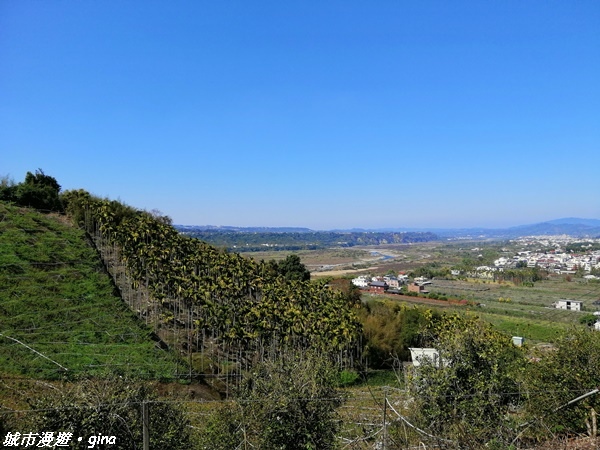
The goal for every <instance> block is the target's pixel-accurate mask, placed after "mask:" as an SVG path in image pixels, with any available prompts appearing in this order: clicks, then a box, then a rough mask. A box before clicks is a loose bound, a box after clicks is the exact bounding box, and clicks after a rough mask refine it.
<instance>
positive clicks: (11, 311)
mask: <svg viewBox="0 0 600 450" xmlns="http://www.w3.org/2000/svg"><path fill="white" fill-rule="evenodd" d="M0 334H2V336H0V368H1V369H0V370H2V372H3V373H5V374H15V375H25V376H31V377H37V378H49V379H52V378H63V377H65V376H66V377H68V378H75V377H77V376H81V375H82V376H99V375H103V374H108V373H111V374H115V373H116V374H122V375H133V376H140V377H144V378H153V379H157V378H170V377H172V376H173V375H174V374H175V373H177V369H178V365H179V369H180V371H182V369H183V368H182V367H181V365H180V364H178V362H177V360H176V358H175V357H173V356H172V355H171V354H169V353H167V352H165V351H164V350H160V349H159V348H157V346H156V343H155V342H153V341H152V339H151V332H150V330H149V329H148V328H146V327H145V326H144V325H142V324H140V322H139V321H138V320H137V318H136V317H135V316H134V314H133V313H132V312H131V311H130V310H129V309H128V308H127V307H126V306H125V304H124V303H123V302H122V301H121V299H120V298H119V297H118V295H116V292H115V288H114V286H113V284H112V281H111V279H110V278H109V276H108V275H107V274H106V273H105V271H104V270H103V267H102V265H101V262H100V260H99V258H98V255H97V253H96V251H95V250H94V249H93V248H92V247H91V246H90V245H89V244H88V242H87V240H86V238H85V235H84V233H83V231H81V230H79V229H76V228H74V227H72V226H70V225H69V224H68V223H66V221H64V220H63V219H62V218H60V217H58V216H49V215H44V214H40V213H38V212H35V211H33V210H30V209H23V208H17V207H14V206H10V205H7V204H5V203H2V202H0Z"/></svg>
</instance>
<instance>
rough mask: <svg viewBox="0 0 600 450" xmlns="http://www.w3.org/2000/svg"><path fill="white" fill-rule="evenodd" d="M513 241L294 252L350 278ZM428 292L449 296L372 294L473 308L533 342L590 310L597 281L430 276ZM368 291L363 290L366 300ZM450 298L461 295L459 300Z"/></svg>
mask: <svg viewBox="0 0 600 450" xmlns="http://www.w3.org/2000/svg"><path fill="white" fill-rule="evenodd" d="M516 250H517V247H516V246H515V245H514V244H513V245H512V246H511V244H510V243H507V242H480V241H471V242H466V241H462V242H460V243H456V242H451V243H446V242H427V243H417V244H406V245H380V246H362V247H352V248H332V249H327V250H314V251H311V250H304V251H300V252H295V253H296V254H297V255H299V256H300V258H301V260H302V262H303V263H304V264H305V265H306V266H307V267H308V268H309V269H310V270H311V275H312V277H313V278H315V279H316V278H323V277H332V278H341V277H344V278H353V277H357V276H359V275H370V276H376V275H385V274H386V273H391V272H395V273H397V272H400V271H403V272H406V273H407V274H410V273H411V272H412V271H414V270H416V269H418V268H419V267H423V266H426V265H431V266H436V267H452V266H454V265H457V264H460V262H461V261H464V260H465V259H469V258H471V259H474V258H477V259H478V260H480V261H482V262H481V263H482V264H483V263H487V264H491V262H492V261H493V260H494V259H495V258H497V257H499V256H501V255H505V254H511V252H514V251H516ZM290 253H291V252H277V251H271V252H260V253H250V254H247V255H248V256H251V257H253V258H255V259H258V260H260V259H265V260H269V259H277V260H278V259H282V258H285V257H286V256H287V255H289V254H290ZM427 289H428V290H429V291H430V292H431V293H435V294H438V295H440V296H442V295H443V296H444V297H446V298H448V299H449V300H450V301H447V302H444V301H441V302H440V301H436V300H429V299H426V298H422V297H402V296H396V295H385V296H377V297H379V298H387V299H389V300H391V301H394V302H399V303H406V304H413V305H414V304H421V305H423V306H427V307H431V308H443V310H444V311H460V312H465V313H469V314H475V315H477V316H479V317H481V318H482V319H484V320H486V321H488V322H490V323H492V324H494V325H495V326H496V327H497V328H499V329H500V330H502V331H505V332H506V333H509V334H511V335H518V336H524V337H525V338H526V339H528V340H530V341H533V342H547V341H552V340H553V339H554V338H555V337H556V336H557V335H558V334H559V333H560V332H562V331H564V330H565V329H568V327H570V326H580V319H581V317H583V316H584V315H586V314H588V315H589V314H590V313H592V312H594V311H596V308H597V305H595V304H594V302H596V301H598V300H599V299H600V283H599V282H597V281H586V280H584V279H582V278H578V277H573V278H571V277H567V276H564V275H554V274H551V275H549V276H548V277H547V278H546V279H543V280H540V281H536V282H535V283H533V286H524V285H515V284H513V283H510V282H494V281H492V280H483V279H471V278H467V279H460V280H459V279H433V280H432V284H431V285H428V286H427ZM372 295H373V294H367V293H365V294H363V298H364V299H365V300H366V299H368V298H371V296H372ZM560 299H572V300H579V301H582V302H583V311H566V310H559V309H556V308H554V307H553V303H555V302H557V301H558V300H560ZM452 300H455V301H456V300H466V301H467V302H468V304H467V305H466V306H465V305H463V306H459V305H457V304H456V303H454V302H452Z"/></svg>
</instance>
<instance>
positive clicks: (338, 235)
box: [186, 230, 439, 252]
mask: <svg viewBox="0 0 600 450" xmlns="http://www.w3.org/2000/svg"><path fill="white" fill-rule="evenodd" d="M186 234H187V235H188V236H190V237H194V238H197V239H200V240H202V241H205V242H209V243H210V244H212V245H214V246H217V247H221V248H228V249H229V250H232V251H236V252H248V251H261V250H265V246H266V245H268V246H269V247H268V248H269V250H286V251H299V250H317V249H322V248H331V247H340V246H344V247H354V246H357V245H380V244H406V243H415V242H429V241H436V240H439V237H438V236H437V235H435V234H433V233H429V232H425V233H420V232H406V233H394V232H334V231H310V230H307V231H304V232H298V231H286V232H269V231H261V232H254V231H238V230H231V231H227V230H225V231H224V230H219V231H215V230H196V231H188V230H186Z"/></svg>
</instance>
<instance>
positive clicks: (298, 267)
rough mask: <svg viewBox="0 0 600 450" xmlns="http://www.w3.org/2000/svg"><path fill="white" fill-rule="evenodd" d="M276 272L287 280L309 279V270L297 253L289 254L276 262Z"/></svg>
mask: <svg viewBox="0 0 600 450" xmlns="http://www.w3.org/2000/svg"><path fill="white" fill-rule="evenodd" d="M277 272H278V273H279V275H280V276H282V277H283V278H284V279H286V280H288V281H292V280H296V281H308V280H310V271H309V270H308V269H307V268H306V266H305V265H304V264H302V262H301V261H300V257H299V256H298V255H289V256H288V257H287V258H285V259H283V260H281V261H279V262H278V263H277Z"/></svg>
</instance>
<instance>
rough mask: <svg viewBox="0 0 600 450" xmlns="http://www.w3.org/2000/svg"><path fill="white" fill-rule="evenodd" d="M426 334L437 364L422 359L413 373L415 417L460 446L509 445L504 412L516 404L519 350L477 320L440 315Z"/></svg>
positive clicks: (521, 358) (509, 431) (521, 361)
mask: <svg viewBox="0 0 600 450" xmlns="http://www.w3.org/2000/svg"><path fill="white" fill-rule="evenodd" d="M430 333H431V337H432V344H431V346H433V347H434V348H436V349H437V350H438V351H439V355H440V359H441V364H439V366H438V365H437V364H434V363H433V362H431V361H426V362H424V363H422V365H421V366H419V367H418V368H415V370H414V372H413V373H412V374H411V381H410V386H409V387H410V390H411V393H412V394H413V395H414V398H415V402H416V405H415V408H414V411H416V417H415V419H416V420H417V421H418V423H419V424H420V425H421V427H424V428H426V429H427V430H429V432H430V433H432V434H434V435H435V436H437V437H439V438H444V439H448V440H451V441H453V442H455V443H456V444H457V445H458V446H459V447H461V448H479V447H480V446H482V445H484V444H486V443H487V442H490V441H492V440H495V441H502V442H504V443H507V442H510V439H511V438H513V437H514V433H513V431H512V429H513V428H512V424H511V423H510V419H509V415H508V412H509V410H510V408H511V406H512V405H514V404H515V403H516V402H517V401H518V392H519V384H518V375H519V373H520V367H522V366H523V364H524V356H523V354H522V351H521V349H520V348H518V347H515V346H514V345H513V344H512V343H511V340H510V337H508V336H505V335H503V334H501V333H499V332H497V331H495V330H494V329H493V328H492V327H491V326H490V325H488V324H486V323H484V322H481V321H479V320H478V319H476V318H465V317H461V316H444V317H443V318H442V320H441V321H439V322H437V323H435V324H434V325H433V326H432V327H431V328H430Z"/></svg>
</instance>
